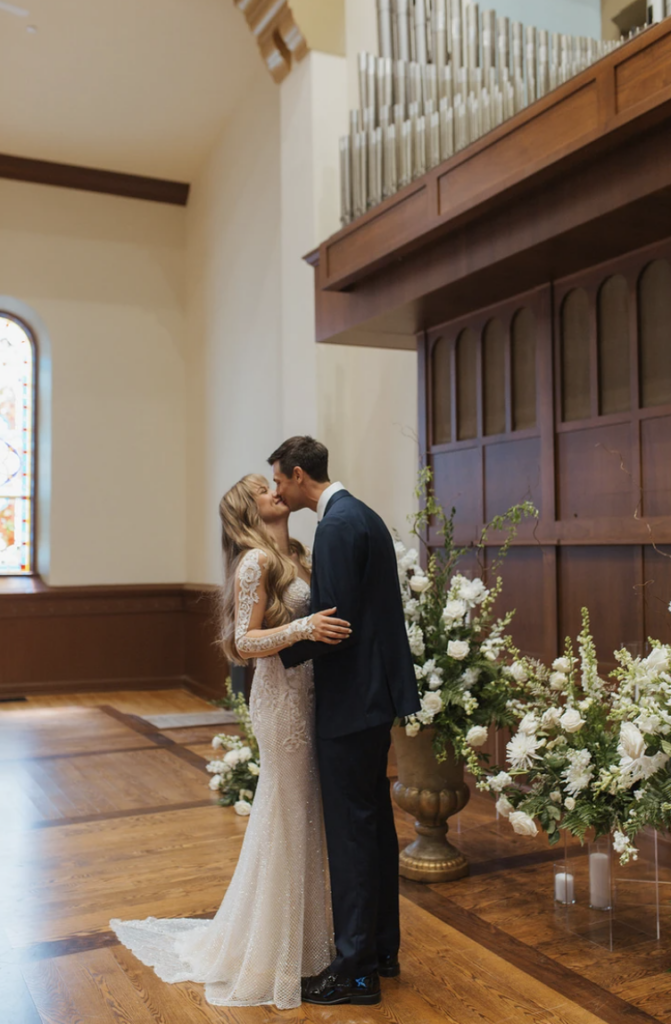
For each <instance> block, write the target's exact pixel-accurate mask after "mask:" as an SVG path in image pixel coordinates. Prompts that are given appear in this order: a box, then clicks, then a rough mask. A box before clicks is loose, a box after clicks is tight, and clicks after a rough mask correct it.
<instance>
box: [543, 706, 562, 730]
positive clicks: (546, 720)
mask: <svg viewBox="0 0 671 1024" xmlns="http://www.w3.org/2000/svg"><path fill="white" fill-rule="evenodd" d="M561 716H562V713H561V710H560V709H559V708H548V709H547V711H544V712H543V717H542V718H541V726H542V728H543V729H558V728H559V722H560V720H561Z"/></svg>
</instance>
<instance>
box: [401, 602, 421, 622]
mask: <svg viewBox="0 0 671 1024" xmlns="http://www.w3.org/2000/svg"><path fill="white" fill-rule="evenodd" d="M403 611H404V612H405V617H406V619H411V620H412V621H413V622H415V621H416V620H417V619H418V618H419V616H420V608H419V601H418V600H417V598H416V597H409V598H408V600H407V601H406V602H405V604H404V605H403Z"/></svg>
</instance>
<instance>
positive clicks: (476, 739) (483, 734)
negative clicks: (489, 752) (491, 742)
mask: <svg viewBox="0 0 671 1024" xmlns="http://www.w3.org/2000/svg"><path fill="white" fill-rule="evenodd" d="M488 736H489V731H488V730H487V729H485V727H484V725H473V726H471V728H470V729H469V730H468V732H467V733H466V742H467V743H470V745H471V746H472V747H481V746H482V744H483V743H485V742H486V741H487V737H488Z"/></svg>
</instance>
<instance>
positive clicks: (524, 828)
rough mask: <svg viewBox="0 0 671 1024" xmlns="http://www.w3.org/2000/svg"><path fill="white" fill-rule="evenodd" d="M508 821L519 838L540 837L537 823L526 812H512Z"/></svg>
mask: <svg viewBox="0 0 671 1024" xmlns="http://www.w3.org/2000/svg"><path fill="white" fill-rule="evenodd" d="M508 821H509V822H510V824H511V825H512V826H513V831H515V832H517V834H518V836H537V835H538V829H537V828H536V822H535V821H534V819H533V818H530V817H529V815H528V814H526V813H525V812H524V811H511V813H510V814H509V815H508Z"/></svg>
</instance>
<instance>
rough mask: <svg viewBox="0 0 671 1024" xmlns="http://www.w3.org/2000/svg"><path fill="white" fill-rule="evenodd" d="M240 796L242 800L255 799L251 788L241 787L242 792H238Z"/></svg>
mask: <svg viewBox="0 0 671 1024" xmlns="http://www.w3.org/2000/svg"><path fill="white" fill-rule="evenodd" d="M238 796H239V798H240V799H241V800H250V801H251V800H253V799H254V794H253V792H252V791H251V789H241V790H240V792H239V793H238Z"/></svg>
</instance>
